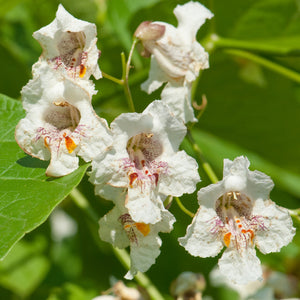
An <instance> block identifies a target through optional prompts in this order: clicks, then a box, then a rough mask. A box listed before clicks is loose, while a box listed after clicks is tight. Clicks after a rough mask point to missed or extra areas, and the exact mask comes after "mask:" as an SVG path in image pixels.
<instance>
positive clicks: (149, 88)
mask: <svg viewBox="0 0 300 300" xmlns="http://www.w3.org/2000/svg"><path fill="white" fill-rule="evenodd" d="M166 81H168V77H167V75H166V74H165V73H164V71H163V70H162V69H161V68H160V66H159V64H158V63H157V60H156V59H155V56H153V55H152V56H151V65H150V71H149V77H148V79H147V80H146V81H145V82H144V83H142V84H141V89H142V90H143V91H145V92H146V93H148V94H151V93H152V92H154V91H155V90H157V89H158V88H159V87H161V85H162V84H163V83H164V82H166Z"/></svg>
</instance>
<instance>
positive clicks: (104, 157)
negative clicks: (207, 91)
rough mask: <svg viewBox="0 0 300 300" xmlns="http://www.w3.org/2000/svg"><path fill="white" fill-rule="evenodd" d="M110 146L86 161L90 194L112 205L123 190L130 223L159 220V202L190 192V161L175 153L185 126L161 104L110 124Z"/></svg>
mask: <svg viewBox="0 0 300 300" xmlns="http://www.w3.org/2000/svg"><path fill="white" fill-rule="evenodd" d="M111 129H112V133H113V140H114V142H113V147H112V148H111V149H110V150H109V151H107V152H105V153H103V154H100V155H99V156H98V157H96V158H95V159H94V160H93V162H92V172H91V177H90V181H91V182H92V183H94V184H95V185H96V188H95V191H96V194H99V195H101V196H102V197H104V198H106V199H109V200H115V199H117V198H118V193H120V192H122V191H123V190H125V191H126V190H128V197H127V199H126V203H125V206H126V208H127V209H128V211H129V213H130V215H131V217H132V219H133V220H134V221H135V222H145V223H151V224H155V223H157V222H159V221H160V220H161V219H162V216H161V201H162V200H161V199H163V200H164V199H165V198H166V197H167V196H168V195H172V196H178V197H179V196H182V194H183V193H192V192H193V191H194V190H195V188H196V183H197V182H198V181H199V180H200V178H199V175H198V172H197V168H198V166H197V163H196V161H195V160H194V159H193V158H192V157H190V156H188V155H187V154H186V153H185V152H184V151H178V147H179V145H180V143H181V141H182V140H183V138H184V136H185V133H186V127H185V126H184V124H183V123H182V122H181V121H179V120H178V119H177V118H176V117H175V116H174V115H172V114H171V113H170V111H169V109H168V107H167V106H166V105H165V104H163V103H162V102H161V101H154V102H152V103H151V104H150V105H149V106H148V107H147V108H146V109H145V111H144V112H143V113H141V114H138V113H126V114H122V115H120V116H119V117H117V118H116V119H115V120H114V121H113V122H112V123H111Z"/></svg>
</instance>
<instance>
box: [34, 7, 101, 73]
mask: <svg viewBox="0 0 300 300" xmlns="http://www.w3.org/2000/svg"><path fill="white" fill-rule="evenodd" d="M96 35H97V31H96V25H95V24H92V23H89V22H85V21H82V20H78V19H76V18H74V17H73V16H72V15H70V14H69V13H68V12H67V11H66V10H65V9H64V7H63V6H62V5H61V4H60V5H59V6H58V10H57V12H56V18H55V19H54V21H53V22H52V23H50V24H49V25H47V26H45V27H43V28H41V29H40V30H38V31H36V32H34V33H33V37H34V38H35V39H36V40H38V42H39V43H40V44H41V46H42V48H43V53H42V56H41V58H40V60H47V61H48V63H49V64H50V65H51V66H52V68H54V69H56V70H57V71H60V72H62V73H64V74H66V75H67V76H68V77H71V78H83V79H88V78H89V77H90V76H91V75H94V77H95V78H96V79H99V78H101V72H100V69H99V66H98V64H97V61H98V57H99V50H98V49H97V46H96V42H97V38H96ZM37 64H39V62H38V63H37Z"/></svg>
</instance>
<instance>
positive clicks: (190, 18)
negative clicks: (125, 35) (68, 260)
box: [135, 2, 213, 123]
mask: <svg viewBox="0 0 300 300" xmlns="http://www.w3.org/2000/svg"><path fill="white" fill-rule="evenodd" d="M174 14H175V16H176V18H177V20H178V26H177V28H175V27H174V26H172V25H170V24H167V23H163V22H153V23H151V22H143V23H142V24H141V25H140V26H139V27H138V28H137V30H136V32H135V36H136V37H137V38H139V39H140V41H141V42H142V45H143V47H144V50H143V52H142V55H144V56H150V55H151V68H150V73H149V78H148V80H147V81H145V82H144V83H143V84H142V89H143V90H144V91H146V92H147V93H149V94H150V93H152V92H153V91H154V90H156V89H158V88H159V87H160V86H161V85H162V84H163V83H164V82H168V84H167V85H166V86H165V88H164V90H163V92H162V94H161V100H162V101H164V102H166V103H167V104H168V105H169V107H170V108H171V110H172V112H173V113H174V114H175V115H176V116H178V117H180V118H182V119H183V120H184V122H185V123H187V122H189V121H193V122H195V121H197V120H196V119H195V117H194V112H193V109H192V106H191V95H190V94H191V84H192V82H193V81H194V80H195V79H196V78H197V76H198V74H199V71H200V70H201V69H206V68H208V54H207V53H206V52H205V50H204V48H203V47H202V46H201V45H200V44H199V43H198V42H197V41H196V33H197V31H198V29H199V28H200V26H201V25H202V24H203V23H204V22H205V20H206V19H210V18H212V16H213V14H212V13H211V12H210V11H209V10H208V9H207V8H205V7H204V6H203V5H201V4H200V3H198V2H188V3H186V4H184V5H177V6H176V8H175V9H174Z"/></svg>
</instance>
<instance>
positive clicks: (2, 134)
mask: <svg viewBox="0 0 300 300" xmlns="http://www.w3.org/2000/svg"><path fill="white" fill-rule="evenodd" d="M22 117H24V112H23V109H22V104H21V102H19V101H16V100H13V99H10V98H8V97H6V96H3V95H0V212H1V213H0V258H3V257H4V256H5V255H6V254H7V253H8V251H9V250H10V249H11V247H12V246H13V245H14V244H15V243H16V242H17V241H18V240H19V239H21V238H22V237H23V235H24V234H25V233H27V232H29V231H31V230H33V229H34V228H36V227H37V226H39V225H40V224H41V223H43V222H44V221H45V220H46V219H47V217H48V216H49V214H50V213H51V212H52V210H53V209H54V208H55V206H56V205H58V204H59V203H60V202H61V201H62V200H63V199H64V198H65V197H66V196H67V195H68V194H69V193H70V192H71V190H72V189H73V188H74V187H75V186H77V185H78V184H79V182H80V181H81V179H82V177H83V175H84V174H85V171H86V169H87V168H88V166H89V164H85V165H83V166H81V167H79V168H78V169H77V170H76V171H74V172H73V173H72V174H70V175H67V176H64V177H61V178H58V179H53V178H48V177H46V175H45V168H46V167H47V165H48V163H47V162H44V161H40V160H38V159H36V158H32V157H30V156H28V155H26V154H24V152H23V151H22V150H21V149H20V148H19V146H18V145H17V143H16V141H15V138H14V131H15V126H16V125H17V123H18V122H19V120H20V119H21V118H22Z"/></svg>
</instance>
